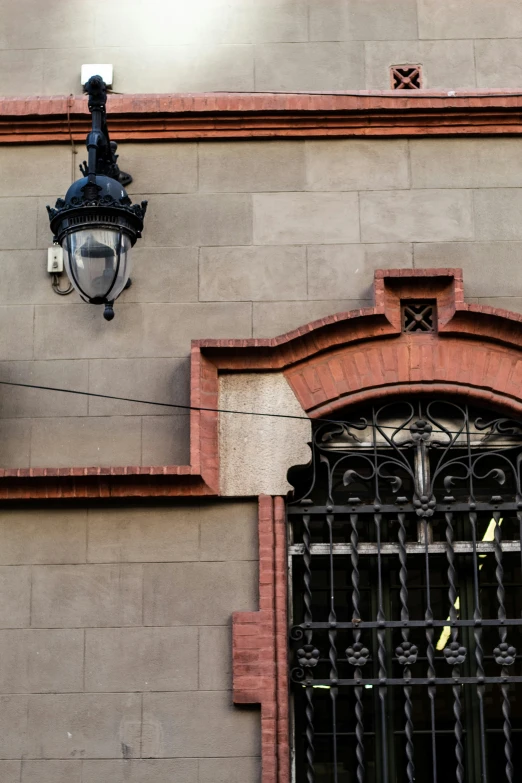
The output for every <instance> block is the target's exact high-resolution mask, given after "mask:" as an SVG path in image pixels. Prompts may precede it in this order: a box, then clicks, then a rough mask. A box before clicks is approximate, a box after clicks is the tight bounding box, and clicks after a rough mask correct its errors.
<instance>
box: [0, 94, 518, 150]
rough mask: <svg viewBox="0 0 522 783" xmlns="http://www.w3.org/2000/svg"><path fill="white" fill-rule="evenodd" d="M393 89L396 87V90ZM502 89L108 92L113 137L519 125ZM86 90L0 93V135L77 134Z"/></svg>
mask: <svg viewBox="0 0 522 783" xmlns="http://www.w3.org/2000/svg"><path fill="white" fill-rule="evenodd" d="M398 93H399V94H398ZM521 109H522V94H520V93H517V92H515V91H510V90H476V91H473V92H452V93H451V94H450V93H448V92H434V91H430V90H409V91H407V95H405V92H404V91H403V90H400V91H397V90H385V91H361V92H357V93H352V94H346V93H329V94H324V93H196V94H173V95H169V94H164V95H148V94H147V95H109V97H108V101H107V111H108V113H109V115H110V130H111V136H112V138H113V139H115V140H116V141H161V140H168V139H180V140H182V139H201V140H205V139H245V138H247V139H248V138H261V139H271V138H317V137H328V138H335V137H358V136H359V137H360V136H362V137H367V136H372V137H398V136H410V137H411V136H413V137H418V136H441V135H443V136H461V135H463V136H469V135H482V134H488V135H504V134H520V133H521V132H522V119H521ZM89 128H90V117H89V112H88V109H87V100H86V98H85V97H84V96H69V97H67V96H50V97H40V96H37V97H20V98H0V144H21V143H31V144H34V143H48V142H57V141H62V142H67V143H68V142H70V141H71V139H72V140H74V141H77V142H82V143H83V141H84V139H85V135H86V133H87V132H88V130H89Z"/></svg>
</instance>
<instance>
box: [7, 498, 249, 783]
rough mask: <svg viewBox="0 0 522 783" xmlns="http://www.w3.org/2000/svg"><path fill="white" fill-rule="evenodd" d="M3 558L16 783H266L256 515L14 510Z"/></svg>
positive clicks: (236, 511)
mask: <svg viewBox="0 0 522 783" xmlns="http://www.w3.org/2000/svg"><path fill="white" fill-rule="evenodd" d="M0 543H1V545H0V552H1V558H0V562H1V563H2V565H1V566H0V607H1V611H0V656H1V661H2V664H1V667H0V729H1V731H0V780H1V781H2V783H15V782H16V783H20V781H23V783H36V782H38V783H80V781H86V783H95V782H96V783H98V781H100V780H103V781H105V783H124V781H125V783H151V781H153V780H154V781H155V783H167V782H168V783H202V781H203V782H205V781H208V782H209V783H210V781H212V783H214V781H217V780H236V779H237V781H238V782H239V780H241V783H259V746H260V721H259V711H258V710H256V709H252V710H248V711H246V710H238V709H237V708H235V707H234V706H233V704H232V693H231V687H232V683H231V663H232V652H231V627H230V624H231V615H232V613H233V612H234V611H238V610H239V611H242V610H246V611H255V610H256V609H257V608H258V573H257V571H258V567H257V557H258V542H257V505H256V503H255V502H233V501H225V500H223V501H220V502H219V503H216V502H208V503H184V502H182V501H178V502H177V503H176V504H168V505H167V504H162V505H147V506H142V507H140V508H136V507H129V506H123V507H116V506H113V507H108V506H104V507H101V506H97V507H96V508H80V507H76V508H69V509H66V508H61V509H58V508H57V509H50V510H49V509H48V510H46V511H44V510H42V509H25V510H24V509H18V510H11V511H7V510H5V509H4V510H3V511H1V512H0ZM31 584H32V585H33V593H32V597H31ZM212 770H213V772H214V775H212V772H211V771H212ZM234 770H236V771H235V772H234ZM236 774H237V775H239V777H237V778H235V777H234V775H236Z"/></svg>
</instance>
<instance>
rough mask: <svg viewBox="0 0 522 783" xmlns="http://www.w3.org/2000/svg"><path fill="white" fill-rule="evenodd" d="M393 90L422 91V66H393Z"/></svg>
mask: <svg viewBox="0 0 522 783" xmlns="http://www.w3.org/2000/svg"><path fill="white" fill-rule="evenodd" d="M390 73H391V86H392V90H420V89H421V87H422V66H420V65H392V67H391V69H390Z"/></svg>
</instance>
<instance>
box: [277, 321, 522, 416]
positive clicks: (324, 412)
mask: <svg viewBox="0 0 522 783" xmlns="http://www.w3.org/2000/svg"><path fill="white" fill-rule="evenodd" d="M287 378H288V381H289V383H290V384H291V386H292V388H293V390H294V393H295V394H296V396H297V398H298V399H299V401H300V403H301V405H302V407H303V410H305V411H306V412H307V413H308V414H309V415H310V416H311V417H312V418H319V417H323V416H332V415H334V414H335V413H336V412H337V411H339V410H341V409H342V408H345V407H346V406H347V405H352V404H359V403H363V402H368V401H370V400H374V399H380V398H383V397H387V396H391V395H401V396H404V395H414V394H426V393H430V394H437V396H439V397H440V396H445V395H464V396H467V397H472V398H473V399H475V400H476V402H477V403H481V404H482V405H489V406H493V407H495V408H501V409H503V410H506V411H509V412H510V413H511V414H512V415H521V414H522V352H520V351H518V350H517V351H513V350H512V349H510V348H509V347H508V346H503V345H494V344H488V343H485V342H479V341H475V340H469V339H463V338H461V337H460V338H459V337H457V338H450V339H441V338H440V337H439V335H430V337H429V338H428V339H426V338H425V337H424V335H423V336H422V337H421V336H418V337H416V336H415V335H412V336H409V335H401V336H400V337H397V338H395V339H394V340H383V341H381V342H376V343H370V344H364V343H363V344H359V345H355V346H344V347H343V348H342V349H340V350H338V351H333V352H328V353H326V354H324V355H321V356H319V357H314V358H312V359H310V360H309V361H308V362H306V364H304V365H303V366H301V367H299V368H294V369H292V370H290V371H288V373H287Z"/></svg>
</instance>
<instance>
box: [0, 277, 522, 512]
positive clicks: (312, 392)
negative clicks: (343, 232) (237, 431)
mask: <svg viewBox="0 0 522 783" xmlns="http://www.w3.org/2000/svg"><path fill="white" fill-rule="evenodd" d="M374 295H375V307H370V308H366V309H363V310H354V311H352V312H349V313H337V314H335V315H331V316H328V317H327V318H322V319H320V320H318V321H314V322H312V323H310V324H306V325H305V326H302V327H300V328H299V329H295V330H294V331H292V332H289V333H288V334H286V335H282V336H280V337H275V338H271V339H266V340H260V339H254V340H196V341H194V342H193V345H192V370H191V402H192V405H193V406H195V407H197V408H199V407H202V408H216V407H218V406H219V395H218V392H219V373H220V372H243V371H250V372H252V371H259V372H262V371H265V370H280V371H282V372H284V373H285V375H286V377H287V379H288V382H289V383H290V385H291V386H292V388H293V390H294V392H295V394H296V397H297V398H298V399H299V401H300V402H301V405H302V406H303V410H304V411H306V412H307V413H308V414H309V415H310V416H311V417H318V416H325V415H330V414H332V413H334V412H335V411H336V410H338V409H339V408H341V407H343V406H345V405H347V404H352V403H358V402H361V401H364V400H368V399H371V398H376V397H380V396H383V395H389V394H399V393H400V394H403V393H420V392H423V391H432V392H437V393H439V394H465V395H471V396H473V397H475V398H476V399H477V400H481V401H483V402H484V403H485V404H490V405H494V406H496V407H499V408H503V409H505V410H506V411H508V412H511V413H514V414H516V415H520V414H521V413H522V393H521V391H520V387H521V382H522V315H519V314H515V313H510V312H508V311H506V310H497V309H494V308H491V307H485V306H479V305H468V304H466V303H465V302H464V293H463V281H462V271H461V270H460V269H446V268H442V269H391V270H378V271H377V272H376V273H375V283H374ZM416 297H417V298H421V299H422V298H429V299H432V300H436V302H437V313H438V326H437V331H436V332H435V333H433V334H424V335H419V334H416V335H408V334H403V333H401V323H400V303H401V299H406V300H408V299H412V298H416ZM190 441H191V445H190V458H191V463H190V465H182V466H159V467H137V466H127V467H121V468H115V467H113V468H62V469H54V468H32V469H17V470H0V499H2V500H20V499H31V498H35V499H44V498H48V499H51V498H107V497H118V498H123V497H174V496H193V495H217V494H218V493H219V464H218V414H217V413H216V412H215V411H206V410H194V411H192V412H191V438H190Z"/></svg>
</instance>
